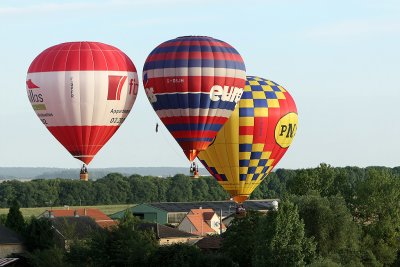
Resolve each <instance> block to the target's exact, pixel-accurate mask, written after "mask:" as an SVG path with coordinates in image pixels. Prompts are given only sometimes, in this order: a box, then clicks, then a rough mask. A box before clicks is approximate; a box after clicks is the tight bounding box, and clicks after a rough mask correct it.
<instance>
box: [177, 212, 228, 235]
mask: <svg viewBox="0 0 400 267" xmlns="http://www.w3.org/2000/svg"><path fill="white" fill-rule="evenodd" d="M178 229H179V230H181V231H184V232H188V233H191V234H195V235H200V236H206V235H212V234H219V233H220V232H221V231H222V232H225V230H226V227H225V225H224V224H223V223H222V224H221V220H220V217H219V216H218V215H217V214H216V213H215V211H214V210H212V209H192V210H190V211H189V213H188V214H186V216H185V217H184V218H183V220H182V221H181V223H180V224H179V225H178Z"/></svg>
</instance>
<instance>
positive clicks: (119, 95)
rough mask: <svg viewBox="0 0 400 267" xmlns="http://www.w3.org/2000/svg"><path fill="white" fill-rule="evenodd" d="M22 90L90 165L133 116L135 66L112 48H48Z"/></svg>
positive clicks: (62, 140) (100, 45)
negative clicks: (25, 88)
mask: <svg viewBox="0 0 400 267" xmlns="http://www.w3.org/2000/svg"><path fill="white" fill-rule="evenodd" d="M26 86H27V93H28V97H29V101H30V102H31V104H32V107H33V109H34V111H35V112H36V115H37V116H38V117H39V119H40V120H41V121H42V123H43V124H44V125H45V126H46V127H47V129H48V130H49V131H50V133H51V134H52V135H53V136H54V137H55V138H56V139H57V140H58V141H59V142H60V143H61V144H62V145H63V146H64V147H65V148H66V149H67V150H68V151H69V152H70V153H71V155H72V156H74V157H75V158H77V159H79V160H81V161H82V162H83V163H84V164H89V163H90V161H91V160H92V159H93V157H94V156H95V155H96V153H97V152H98V151H99V150H100V149H101V148H102V147H103V146H104V144H105V143H106V142H107V141H108V140H109V139H110V138H111V137H112V136H113V134H114V133H115V132H116V131H117V130H118V128H119V127H120V125H121V124H122V123H123V122H124V120H125V118H126V117H127V116H128V114H129V112H130V111H131V108H132V105H133V103H134V102H135V99H136V95H137V90H138V76H137V72H136V68H135V65H134V64H133V62H132V61H131V60H130V59H129V57H128V56H127V55H125V54H124V53H123V52H122V51H121V50H119V49H118V48H116V47H114V46H111V45H107V44H103V43H98V42H69V43H62V44H58V45H55V46H52V47H50V48H47V49H46V50H44V51H43V52H42V53H40V54H39V55H38V56H37V57H36V58H35V59H34V60H33V62H32V63H31V65H30V67H29V69H28V75H27V79H26ZM85 168H86V167H85V165H84V166H83V168H82V170H83V171H84V170H85ZM81 174H82V172H81ZM81 177H82V176H81ZM83 178H85V177H83ZM86 178H87V177H86Z"/></svg>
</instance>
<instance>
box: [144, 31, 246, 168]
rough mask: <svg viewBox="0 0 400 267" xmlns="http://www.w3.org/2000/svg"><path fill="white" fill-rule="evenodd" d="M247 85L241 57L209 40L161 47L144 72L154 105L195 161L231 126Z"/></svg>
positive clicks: (182, 39)
mask: <svg viewBox="0 0 400 267" xmlns="http://www.w3.org/2000/svg"><path fill="white" fill-rule="evenodd" d="M245 81H246V74H245V65H244V63H243V59H242V57H241V56H240V54H239V53H238V52H237V51H236V50H235V49H234V48H233V47H232V46H231V45H229V44H227V43H225V42H223V41H220V40H217V39H214V38H211V37H205V36H184V37H178V38H175V39H172V40H169V41H166V42H164V43H162V44H160V45H159V46H157V47H156V48H155V49H154V50H153V51H152V52H151V53H150V55H149V56H148V57H147V59H146V62H145V65H144V68H143V84H144V88H145V91H146V94H147V97H148V99H149V101H150V103H151V105H152V106H153V108H154V110H155V111H156V113H157V115H158V116H159V118H160V119H161V121H162V122H163V123H164V125H165V126H166V128H167V129H168V131H169V132H170V133H171V134H172V136H173V137H174V138H175V140H176V141H177V142H178V144H179V145H180V146H181V148H182V149H183V151H184V153H185V155H186V156H187V158H188V159H189V160H190V161H193V160H194V159H195V158H196V156H197V154H198V153H199V152H200V151H202V150H205V149H206V148H207V147H208V146H209V145H210V143H211V142H212V140H213V139H214V137H215V136H216V134H217V133H218V131H219V130H220V129H221V127H222V126H223V125H224V123H225V122H226V121H227V120H228V118H229V116H230V115H231V113H232V111H233V110H234V108H235V106H236V104H237V102H238V101H239V100H240V97H241V95H242V93H243V87H244V85H245ZM193 167H194V168H193ZM192 169H196V166H194V165H192Z"/></svg>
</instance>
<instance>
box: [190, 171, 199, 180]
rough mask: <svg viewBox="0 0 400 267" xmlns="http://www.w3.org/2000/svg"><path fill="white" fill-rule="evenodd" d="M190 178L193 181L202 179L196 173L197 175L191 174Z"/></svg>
mask: <svg viewBox="0 0 400 267" xmlns="http://www.w3.org/2000/svg"><path fill="white" fill-rule="evenodd" d="M190 178H192V179H199V178H200V175H199V173H198V172H196V173H193V174H191V175H190Z"/></svg>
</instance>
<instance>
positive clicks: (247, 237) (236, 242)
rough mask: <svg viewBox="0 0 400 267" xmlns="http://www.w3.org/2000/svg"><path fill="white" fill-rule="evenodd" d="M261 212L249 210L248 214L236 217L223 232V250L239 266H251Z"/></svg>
mask: <svg viewBox="0 0 400 267" xmlns="http://www.w3.org/2000/svg"><path fill="white" fill-rule="evenodd" d="M260 219H261V214H260V213H259V212H252V211H248V212H247V214H246V216H244V217H241V218H240V217H238V218H235V219H234V220H233V221H232V223H231V225H230V226H229V228H228V229H227V230H226V232H225V233H223V235H222V237H223V239H222V249H221V250H222V252H223V253H224V254H226V255H228V256H229V257H230V258H231V259H232V260H233V261H234V262H237V263H238V264H239V266H249V265H250V264H251V261H252V258H253V256H254V250H255V247H256V240H257V237H256V231H255V229H257V228H258V227H259V221H260Z"/></svg>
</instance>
